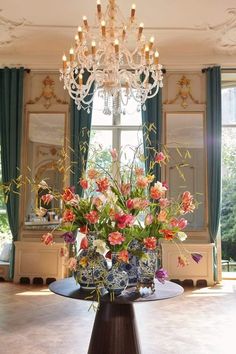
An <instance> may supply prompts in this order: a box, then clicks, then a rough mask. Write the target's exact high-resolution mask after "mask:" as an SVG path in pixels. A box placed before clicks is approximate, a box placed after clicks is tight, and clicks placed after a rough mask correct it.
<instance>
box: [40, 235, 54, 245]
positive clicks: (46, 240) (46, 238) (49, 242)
mask: <svg viewBox="0 0 236 354" xmlns="http://www.w3.org/2000/svg"><path fill="white" fill-rule="evenodd" d="M41 241H42V242H43V243H44V244H45V245H52V244H53V243H54V242H53V235H52V234H51V233H50V232H48V233H46V234H44V235H43V236H42V238H41Z"/></svg>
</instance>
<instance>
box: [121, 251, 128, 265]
mask: <svg viewBox="0 0 236 354" xmlns="http://www.w3.org/2000/svg"><path fill="white" fill-rule="evenodd" d="M118 260H119V261H122V262H125V263H129V253H128V251H127V250H123V251H120V252H119V254H118Z"/></svg>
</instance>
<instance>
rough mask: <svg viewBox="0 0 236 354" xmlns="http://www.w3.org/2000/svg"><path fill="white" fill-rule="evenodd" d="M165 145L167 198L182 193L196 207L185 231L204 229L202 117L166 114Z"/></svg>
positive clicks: (204, 183) (193, 114)
mask: <svg viewBox="0 0 236 354" xmlns="http://www.w3.org/2000/svg"><path fill="white" fill-rule="evenodd" d="M165 132H166V139H165V144H166V147H167V149H168V153H169V155H170V161H169V162H168V164H167V166H166V179H167V183H168V185H169V197H173V198H176V197H178V195H180V194H182V193H183V192H184V191H185V190H188V191H190V192H191V194H193V196H194V198H195V199H196V200H197V202H198V203H199V205H198V208H197V209H196V210H195V211H194V213H192V214H188V215H186V219H188V227H187V229H188V230H193V231H194V230H203V229H205V228H206V217H205V215H206V158H205V157H206V151H205V139H204V113H203V112H188V113H187V112H183V113H172V112H170V113H166V116H165Z"/></svg>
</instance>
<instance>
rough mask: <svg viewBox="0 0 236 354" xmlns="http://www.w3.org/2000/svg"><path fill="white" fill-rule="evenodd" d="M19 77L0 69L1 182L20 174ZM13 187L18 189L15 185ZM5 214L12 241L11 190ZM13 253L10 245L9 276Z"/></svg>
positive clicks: (15, 209) (14, 209)
mask: <svg viewBox="0 0 236 354" xmlns="http://www.w3.org/2000/svg"><path fill="white" fill-rule="evenodd" d="M23 78H24V68H20V69H16V68H12V69H9V68H4V69H0V141H1V162H2V181H3V183H8V182H9V181H11V180H15V179H16V178H17V177H18V176H19V174H20V172H19V168H20V151H21V129H22V108H23ZM13 189H15V191H16V192H19V190H17V189H16V188H15V187H13ZM7 215H8V220H9V225H10V229H11V233H12V236H13V241H16V240H18V232H19V195H18V194H16V193H14V190H13V193H10V194H9V196H8V201H7ZM14 254H15V250H14V244H13V250H12V258H11V267H10V278H11V279H12V278H13V276H14Z"/></svg>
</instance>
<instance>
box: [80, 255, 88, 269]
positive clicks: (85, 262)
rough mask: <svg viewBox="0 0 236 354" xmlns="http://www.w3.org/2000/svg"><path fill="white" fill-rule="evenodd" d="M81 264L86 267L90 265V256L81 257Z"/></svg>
mask: <svg viewBox="0 0 236 354" xmlns="http://www.w3.org/2000/svg"><path fill="white" fill-rule="evenodd" d="M79 265H81V267H83V268H85V267H87V265H88V258H87V257H83V258H81V260H80V261H79Z"/></svg>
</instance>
